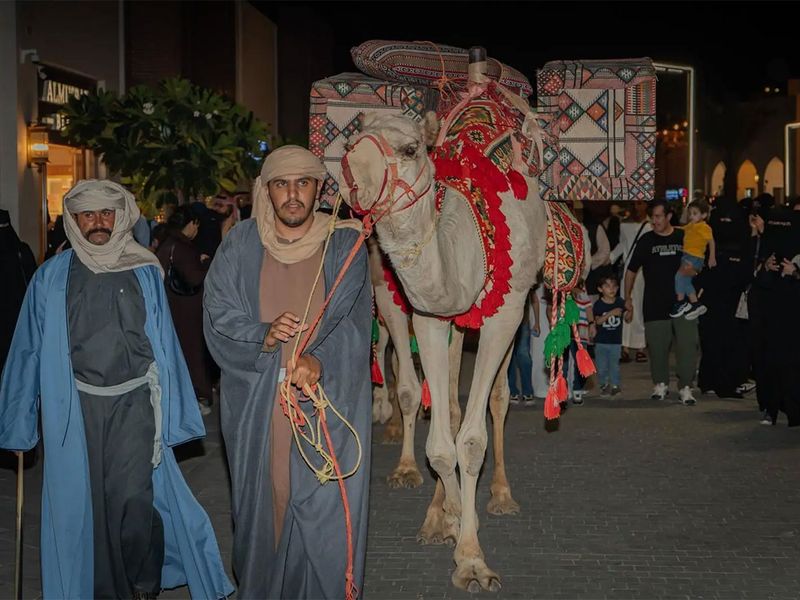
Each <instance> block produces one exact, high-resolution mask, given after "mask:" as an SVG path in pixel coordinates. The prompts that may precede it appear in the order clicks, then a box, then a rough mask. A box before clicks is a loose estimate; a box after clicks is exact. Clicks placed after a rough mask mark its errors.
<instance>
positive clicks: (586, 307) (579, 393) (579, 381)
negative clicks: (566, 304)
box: [564, 280, 595, 406]
mask: <svg viewBox="0 0 800 600" xmlns="http://www.w3.org/2000/svg"><path fill="white" fill-rule="evenodd" d="M572 297H573V298H574V299H575V304H577V305H578V315H579V316H578V335H579V336H580V338H581V343H582V344H583V345H584V346H586V349H587V350H588V351H589V353H590V354H591V352H592V348H591V345H590V344H591V343H592V339H593V338H594V333H595V331H594V330H595V327H594V316H593V315H592V299H591V297H590V296H589V294H587V293H586V284H585V282H584V281H582V280H581V281H580V282H578V284H577V285H576V286H575V287H574V288H573V290H572ZM577 352H578V345H577V344H576V343H575V341H574V340H573V341H572V342H571V343H570V345H569V348H567V350H566V355H565V356H564V377H565V378H567V381H569V372H570V367H571V368H572V370H573V378H572V386H571V395H572V403H573V404H575V405H578V406H580V405H581V404H583V397H584V395H585V394H586V390H584V389H583V386H584V385H585V383H586V379H585V378H584V377H583V376H582V375H581V373H580V371H579V370H578V365H577V364H576V362H575V355H576V353H577Z"/></svg>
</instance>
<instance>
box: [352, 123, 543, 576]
mask: <svg viewBox="0 0 800 600" xmlns="http://www.w3.org/2000/svg"><path fill="white" fill-rule="evenodd" d="M437 130H438V122H437V121H436V118H435V115H433V113H429V114H428V115H426V118H425V120H424V121H423V123H415V122H413V121H411V120H409V119H406V118H403V117H400V116H395V115H383V116H375V115H372V114H368V115H366V116H365V119H364V123H363V129H362V132H361V133H360V134H359V136H358V137H357V138H355V140H353V142H352V144H351V149H350V150H349V151H348V153H347V155H346V159H347V160H346V162H347V169H346V175H344V176H343V177H342V178H341V180H340V182H339V183H340V189H341V190H342V193H343V196H344V198H345V200H346V201H348V202H349V203H350V204H351V206H357V207H360V208H362V209H369V208H370V207H372V206H374V205H376V204H378V205H379V206H385V205H386V202H387V201H388V202H392V201H393V199H394V198H388V199H387V197H386V196H387V194H391V193H394V195H395V197H400V196H401V195H402V196H403V197H404V200H403V201H401V202H399V206H397V207H396V208H395V209H393V210H392V211H391V212H389V213H388V214H387V215H386V216H385V217H384V218H382V219H381V220H380V221H378V223H377V225H376V231H377V233H378V241H379V243H380V245H381V248H382V249H383V251H384V252H386V254H387V255H388V256H389V257H390V259H391V261H392V264H393V265H394V267H395V271H396V273H397V275H398V277H399V279H400V281H401V283H402V284H403V288H404V291H405V293H406V295H407V296H408V299H409V301H410V302H411V304H412V306H413V307H414V309H415V312H414V315H413V323H414V331H415V334H416V336H417V341H418V343H419V348H420V357H421V360H422V365H423V369H424V371H425V374H426V376H427V378H428V383H429V385H430V391H431V400H432V407H431V428H430V434H429V436H428V440H427V445H426V452H427V456H428V459H429V461H430V464H431V466H432V467H433V469H434V470H435V471H436V473H437V474H438V476H439V478H440V482H439V483H438V484H437V490H436V493H435V495H434V499H433V502H432V503H431V505H430V507H429V508H428V513H427V516H426V519H425V523H424V524H423V526H422V528H421V529H420V532H419V539H420V540H421V541H422V542H425V543H442V542H448V541H453V540H455V541H456V547H455V551H454V560H455V562H456V569H455V571H454V573H453V577H452V580H453V583H454V584H455V585H456V586H457V587H459V588H462V589H468V590H470V591H477V590H478V589H480V588H483V589H487V590H492V591H496V590H498V589H500V577H499V576H498V575H497V573H495V572H494V571H493V570H491V569H490V568H489V567H488V566H487V565H486V562H485V560H484V555H483V551H482V550H481V547H480V543H479V541H478V517H477V513H476V510H475V491H476V484H477V479H478V474H479V472H480V469H481V466H482V465H483V461H484V457H485V452H486V445H487V431H486V420H485V415H486V409H487V403H488V404H489V406H490V409H491V413H492V418H493V422H494V426H493V430H494V434H495V435H494V450H495V472H494V475H493V479H492V484H491V492H492V499H491V501H490V503H489V506H488V507H487V508H488V510H489V512H491V513H495V514H502V513H509V512H516V511H518V510H519V506H518V504H517V503H516V502H515V501H514V499H513V498H512V496H511V489H510V486H509V484H508V481H507V478H506V474H505V466H504V461H503V442H502V440H503V423H504V421H505V416H506V413H507V411H508V382H507V378H506V370H507V367H508V361H509V358H510V353H509V348H510V346H511V342H512V340H513V337H514V333H515V332H516V330H517V327H518V325H519V323H520V320H521V318H522V310H523V307H524V304H525V296H526V294H527V293H528V291H529V290H530V288H531V287H532V286H533V283H534V281H535V277H536V273H537V271H538V270H539V268H540V267H541V266H542V263H543V260H544V251H545V237H546V228H547V220H546V214H545V208H544V204H543V202H542V201H541V200H540V199H539V196H538V185H537V182H536V180H535V179H532V178H529V177H525V181H526V183H527V186H528V196H527V198H526V199H524V200H522V201H520V200H517V199H515V198H514V197H513V195H512V194H511V192H508V193H506V194H503V195H502V196H501V198H502V205H501V210H502V212H503V214H504V215H505V218H506V221H507V224H508V226H509V228H510V241H511V250H510V256H511V259H512V260H513V266H512V268H511V280H510V286H511V290H510V291H509V292H508V294H507V295H506V296H505V301H504V304H503V306H502V307H501V308H500V309H499V310H498V311H497V312H496V313H495V314H494V315H492V316H491V317H488V318H486V319H485V321H484V324H483V327H482V329H481V336H480V344H479V347H478V354H477V358H476V363H475V370H474V373H473V378H472V384H471V387H470V393H469V400H468V402H467V406H466V412H465V415H464V420H463V423H461V427H460V429H459V428H458V425H457V423H458V420H457V417H458V415H454V414H453V412H454V410H453V409H452V408H450V409H449V408H448V406H450V405H451V403H450V402H448V396H449V394H448V390H449V388H450V387H451V386H450V381H451V378H452V376H453V373H455V376H456V377H457V372H458V369H457V367H458V365H457V364H455V363H456V362H457V361H459V360H460V355H461V344H460V340H459V341H457V342H456V343H455V344H452V345H451V347H450V351H449V352H448V334H449V328H450V324H449V322H448V321H446V320H443V319H441V318H439V317H449V316H454V315H459V314H462V313H465V312H466V311H467V310H468V309H469V308H470V307H471V306H472V305H473V303H474V302H475V301H476V299H477V298H478V297H479V294H480V293H481V291H482V290H483V287H484V283H485V273H484V269H483V263H484V256H483V249H482V242H481V238H480V235H479V233H478V231H477V230H476V228H475V225H474V222H473V216H472V213H471V210H470V209H469V207H468V206H467V204H466V202H465V200H464V199H463V198H462V197H461V196H460V194H458V193H456V192H454V191H453V190H452V189H450V188H447V191H446V192H445V197H444V200H443V202H442V207H441V211H440V212H439V214H438V215H437V209H436V206H435V204H436V202H435V198H434V196H435V194H434V191H433V188H432V186H431V183H432V179H433V174H434V168H433V163H432V161H431V159H430V158H429V156H428V153H427V151H426V146H429V145H432V144H433V142H434V140H435V138H436V134H437ZM366 136H371V138H372V141H373V142H374V141H377V142H378V143H361V142H362V140H363V138H365V137H366ZM395 165H396V166H395ZM395 169H396V171H395ZM392 180H394V182H395V183H400V185H398V186H395V185H393V184H390V185H386V182H387V181H392ZM403 182H404V183H403ZM409 190H411V191H410V192H409ZM417 198H418V199H417ZM415 199H417V200H416V201H414V200H415ZM454 346H457V348H458V352H457V353H456V352H455V350H454V348H453V347H454ZM456 406H457V404H456ZM455 430H457V431H458V434H457V436H456V437H455V441H454V431H455ZM456 466H458V467H459V471H460V481H459V477H458V475H457V474H456Z"/></svg>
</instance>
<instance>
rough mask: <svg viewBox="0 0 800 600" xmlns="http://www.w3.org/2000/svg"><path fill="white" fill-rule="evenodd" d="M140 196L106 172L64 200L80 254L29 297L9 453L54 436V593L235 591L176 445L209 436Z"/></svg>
mask: <svg viewBox="0 0 800 600" xmlns="http://www.w3.org/2000/svg"><path fill="white" fill-rule="evenodd" d="M138 218H139V210H138V208H137V207H136V203H135V201H134V199H133V196H132V195H131V194H130V193H129V192H128V191H127V190H125V188H123V187H122V186H120V185H118V184H116V183H113V182H110V181H99V180H86V181H82V182H80V183H78V184H77V185H76V186H75V187H74V188H72V190H70V191H69V192H68V193H67V194H66V195H65V196H64V224H65V230H66V234H67V238H68V239H69V241H70V243H71V244H72V250H68V251H65V252H62V253H61V254H59V255H57V256H55V257H53V258H52V259H50V260H49V261H47V262H46V263H45V264H44V265H43V266H42V267H41V268H40V269H39V270H38V271H37V272H36V274H35V276H34V278H33V280H32V282H31V285H30V287H29V288H28V291H27V294H26V296H25V301H24V304H23V307H22V311H21V313H20V317H19V320H18V322H17V327H16V330H15V332H14V338H13V341H12V345H11V349H10V352H9V357H8V361H7V363H6V366H5V369H4V370H3V375H2V381H1V382H0V447H2V448H6V449H9V450H29V449H31V448H33V447H34V446H35V445H36V443H37V442H38V439H39V434H38V430H37V417H38V416H39V411H40V410H41V421H42V437H43V442H44V481H43V490H42V525H41V565H42V589H43V596H44V597H45V598H70V599H71V598H131V597H133V598H155V597H156V596H157V595H158V594H159V592H160V591H161V589H162V588H173V587H178V586H181V585H187V584H188V586H189V592H190V593H191V595H192V596H193V597H194V598H222V597H224V596H227V595H228V594H230V593H231V592H232V591H233V588H232V586H231V584H230V582H229V581H228V579H227V577H226V575H225V571H224V569H223V567H222V561H221V558H220V555H219V550H218V547H217V542H216V539H215V537H214V532H213V529H212V528H211V524H210V522H209V520H208V516H207V515H206V513H205V512H204V511H203V509H202V507H201V506H200V505H199V504H198V502H197V501H196V500H195V499H194V497H193V496H192V493H191V491H190V490H189V488H188V486H187V485H186V482H185V481H184V479H183V476H182V474H181V472H180V469H179V467H178V465H177V462H176V460H175V456H174V454H173V452H172V447H173V446H175V445H178V444H181V443H184V442H186V441H189V440H192V439H196V438H199V437H202V436H203V435H205V429H204V426H203V422H202V418H201V416H200V412H199V409H198V405H197V400H196V398H195V396H194V392H193V388H192V384H191V380H190V379H189V373H188V370H187V367H186V363H185V362H184V359H183V355H182V354H181V350H180V346H179V343H178V340H177V337H176V335H175V331H174V329H173V325H172V320H171V318H170V312H169V305H168V304H167V299H166V296H165V293H164V286H163V282H162V273H161V269H160V266H159V263H158V261H157V259H156V258H155V256H154V255H153V254H152V253H150V252H149V251H148V250H147V249H145V248H143V247H142V246H140V245H139V244H137V243H136V241H135V240H134V238H133V234H132V229H133V226H134V224H135V223H136V220H137V219H138Z"/></svg>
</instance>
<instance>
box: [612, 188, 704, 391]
mask: <svg viewBox="0 0 800 600" xmlns="http://www.w3.org/2000/svg"><path fill="white" fill-rule="evenodd" d="M671 216H672V208H671V207H670V205H669V204H668V203H667V202H664V201H662V200H657V201H655V202H653V203H652V204H651V205H650V220H651V222H652V224H653V230H652V231H649V232H647V233H645V234H643V235H642V236H641V238H639V242H638V243H637V245H636V249H635V250H634V252H633V256H632V257H631V260H630V263H629V264H628V270H627V271H626V273H625V298H627V300H626V301H625V310H626V317H625V318H626V320H628V321H629V322H630V320H631V319H632V318H633V308H634V307H633V302H632V301H631V300H630V298H631V297H632V292H633V284H634V282H635V281H636V276H637V274H638V273H639V271H640V270H641V271H642V272H643V274H644V278H645V281H646V282H647V285H646V286H645V290H644V302H643V313H644V315H643V316H644V329H645V338H646V339H647V348H648V350H649V352H650V376H651V377H652V379H653V386H654V387H653V393H652V394H651V395H650V397H651V398H652V399H654V400H663V399H664V398H666V397H667V396H668V395H669V350H670V347H671V346H673V344H674V346H675V356H676V358H677V371H678V373H677V374H678V390H679V397H680V401H681V402H682V403H683V404H685V405H686V406H693V405H694V404H696V402H697V401H696V400H695V398H694V396H693V395H692V387H691V386H692V380H693V379H694V374H695V370H696V367H697V348H698V335H697V321H696V320H692V321H690V320H687V319H686V317H680V318H677V319H671V318H670V316H669V313H670V310H671V308H672V303H673V295H674V287H675V284H674V282H675V273H676V271H677V270H678V269H679V268H680V266H681V255H682V253H683V231H682V230H680V229H676V228H674V227H673V226H672V225H671V224H670V217H671Z"/></svg>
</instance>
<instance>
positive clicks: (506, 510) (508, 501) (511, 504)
mask: <svg viewBox="0 0 800 600" xmlns="http://www.w3.org/2000/svg"><path fill="white" fill-rule="evenodd" d="M486 512H488V513H489V514H490V515H517V514H519V504H517V501H516V500H514V498H512V497H511V490H509V489H508V488H505V489H503V490H500V491H499V492H497V493H493V494H492V499H491V500H489V503H488V504H487V505H486Z"/></svg>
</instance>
